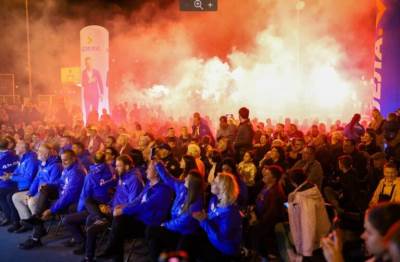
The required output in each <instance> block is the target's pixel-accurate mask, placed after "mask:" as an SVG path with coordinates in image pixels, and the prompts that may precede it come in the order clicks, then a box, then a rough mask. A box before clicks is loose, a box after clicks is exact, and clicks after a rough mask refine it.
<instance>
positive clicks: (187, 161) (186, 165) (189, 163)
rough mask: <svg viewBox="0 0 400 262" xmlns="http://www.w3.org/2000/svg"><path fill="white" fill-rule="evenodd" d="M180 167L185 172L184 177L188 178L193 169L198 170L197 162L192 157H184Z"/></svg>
mask: <svg viewBox="0 0 400 262" xmlns="http://www.w3.org/2000/svg"><path fill="white" fill-rule="evenodd" d="M180 167H181V169H182V170H183V176H184V177H185V176H187V175H188V174H189V172H190V171H191V170H193V169H197V164H196V160H195V158H194V157H193V156H191V155H184V156H183V157H182V159H181V162H180Z"/></svg>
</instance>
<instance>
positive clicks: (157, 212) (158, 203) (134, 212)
mask: <svg viewBox="0 0 400 262" xmlns="http://www.w3.org/2000/svg"><path fill="white" fill-rule="evenodd" d="M171 203H172V190H171V189H170V188H169V187H168V186H167V185H165V184H163V183H162V182H161V181H160V182H158V183H157V184H155V185H152V186H151V185H150V183H147V185H146V186H145V187H144V189H143V191H142V193H141V194H140V195H139V196H138V197H137V198H135V199H134V200H133V202H131V203H129V204H128V205H127V206H126V207H124V209H123V210H122V213H123V214H124V215H131V216H135V218H136V219H138V220H140V221H141V222H143V223H144V224H146V225H151V226H159V225H160V224H161V223H162V222H163V221H165V220H166V218H167V217H168V213H169V209H170V207H171Z"/></svg>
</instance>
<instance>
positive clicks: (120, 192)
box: [111, 168, 144, 208]
mask: <svg viewBox="0 0 400 262" xmlns="http://www.w3.org/2000/svg"><path fill="white" fill-rule="evenodd" d="M143 186H144V184H143V181H142V178H141V175H140V173H139V172H138V170H137V169H136V168H134V169H132V170H130V171H129V172H127V173H125V174H123V175H122V176H120V177H119V179H118V184H117V187H116V190H115V194H114V197H113V199H112V204H111V206H112V208H114V207H115V206H117V205H126V204H128V203H130V202H132V201H133V200H134V199H135V198H136V197H137V196H138V195H139V194H140V193H141V192H142V190H143Z"/></svg>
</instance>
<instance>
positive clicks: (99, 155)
mask: <svg viewBox="0 0 400 262" xmlns="http://www.w3.org/2000/svg"><path fill="white" fill-rule="evenodd" d="M93 161H94V163H95V164H104V163H105V162H106V154H105V153H104V152H103V151H101V150H98V151H97V152H96V153H95V154H94V157H93Z"/></svg>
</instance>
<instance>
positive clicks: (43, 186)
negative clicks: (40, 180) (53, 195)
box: [39, 184, 48, 191]
mask: <svg viewBox="0 0 400 262" xmlns="http://www.w3.org/2000/svg"><path fill="white" fill-rule="evenodd" d="M47 187H48V185H47V184H43V185H41V186H40V188H39V191H42V190H45V189H46V188H47Z"/></svg>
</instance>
